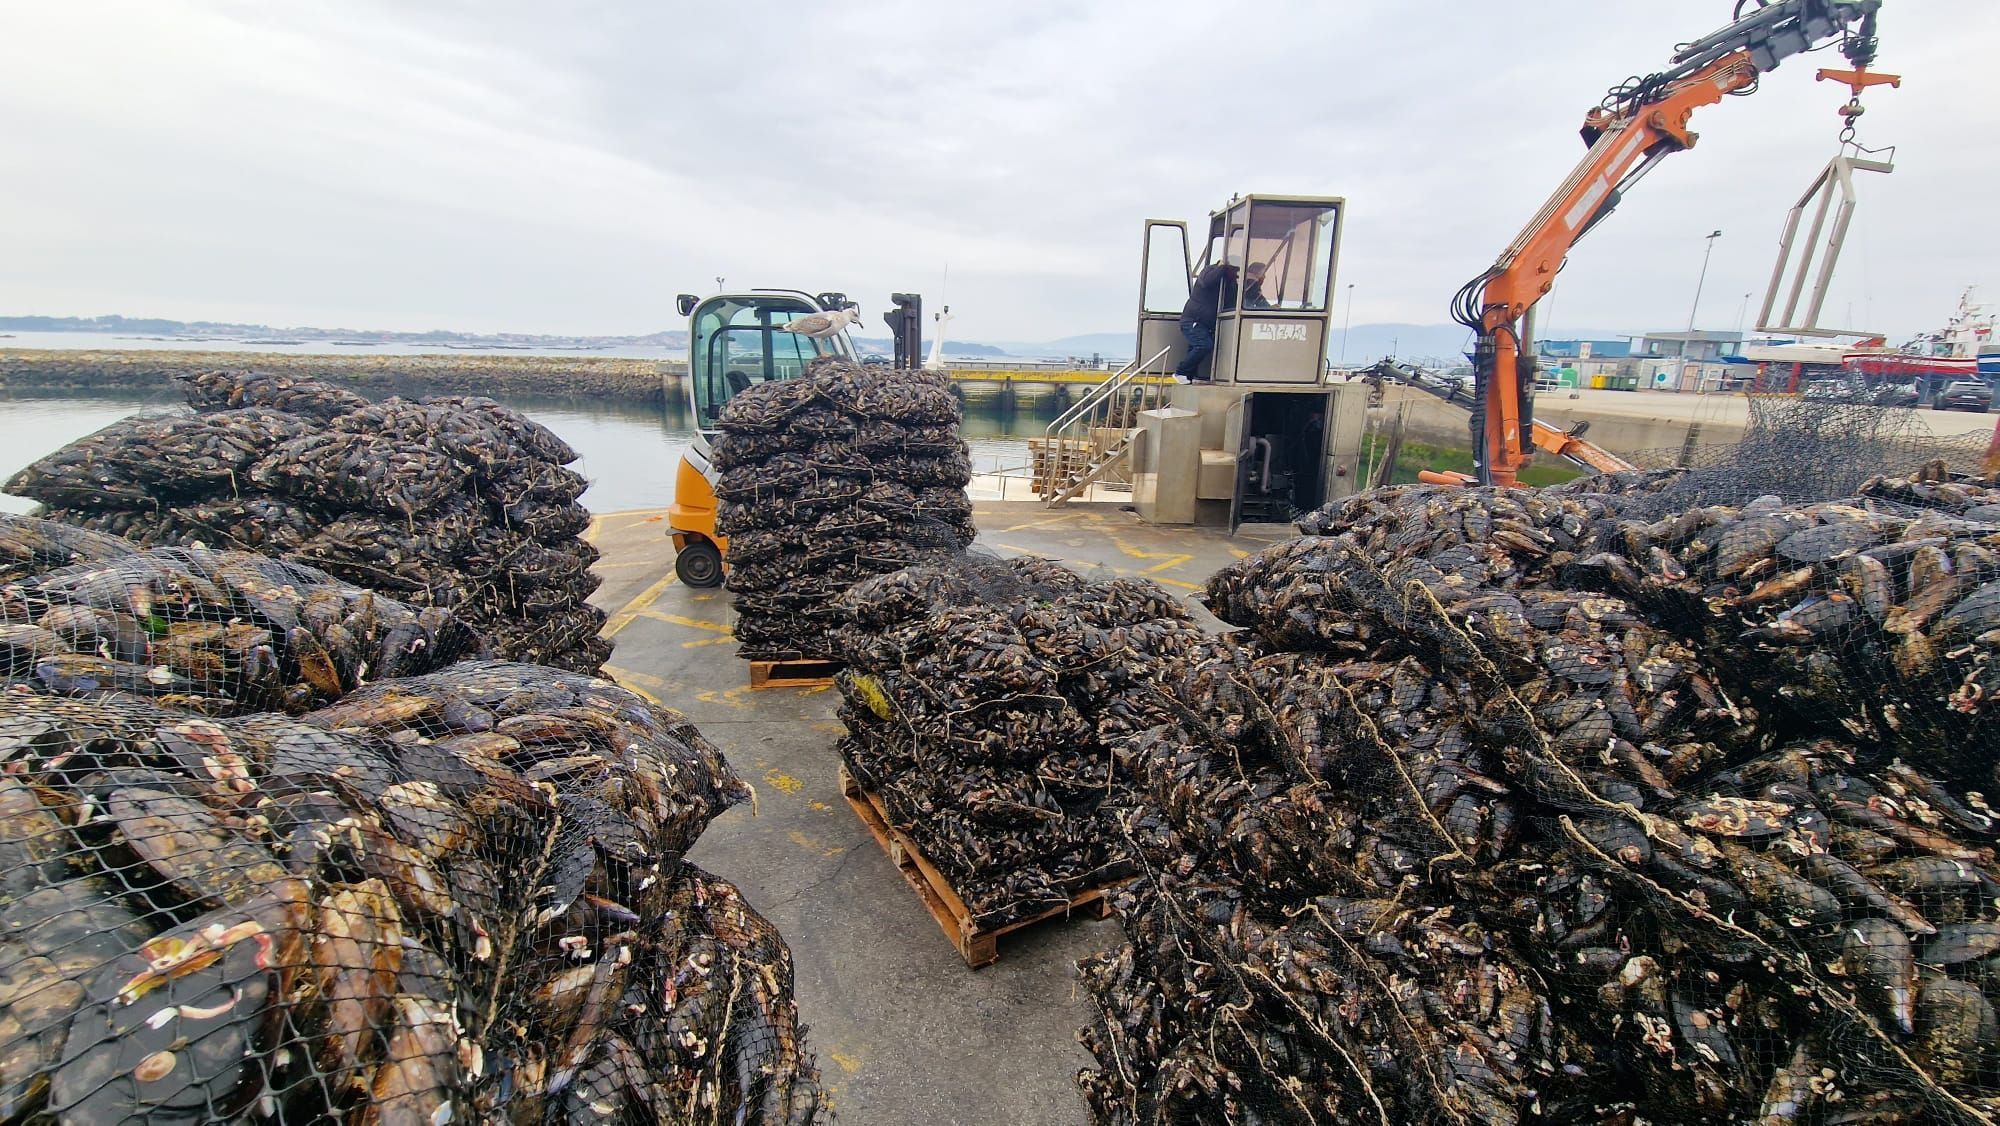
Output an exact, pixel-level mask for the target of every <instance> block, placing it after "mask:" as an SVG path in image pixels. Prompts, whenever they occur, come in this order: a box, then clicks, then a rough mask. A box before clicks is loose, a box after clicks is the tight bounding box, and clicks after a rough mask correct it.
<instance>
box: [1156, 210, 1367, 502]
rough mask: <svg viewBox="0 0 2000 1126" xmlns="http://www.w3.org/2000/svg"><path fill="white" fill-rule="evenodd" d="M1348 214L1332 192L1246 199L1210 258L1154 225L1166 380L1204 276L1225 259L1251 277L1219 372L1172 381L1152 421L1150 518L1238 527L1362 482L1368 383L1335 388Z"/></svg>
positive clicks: (1228, 306)
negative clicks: (1338, 290)
mask: <svg viewBox="0 0 2000 1126" xmlns="http://www.w3.org/2000/svg"><path fill="white" fill-rule="evenodd" d="M1345 212H1346V202H1345V201H1344V200H1342V199H1340V198H1337V197H1331V196H1269V195H1249V196H1242V197H1238V198H1236V199H1233V200H1231V201H1230V202H1229V203H1228V204H1227V205H1225V206H1224V207H1223V208H1221V209H1220V210H1218V211H1215V212H1214V213H1212V214H1211V215H1210V216H1209V222H1208V231H1207V240H1206V242H1205V244H1204V245H1203V247H1202V250H1201V256H1200V259H1199V261H1195V260H1193V257H1192V254H1191V247H1190V238H1189V231H1188V225H1187V224H1186V223H1184V222H1181V221H1178V220H1168V219H1149V220H1147V221H1146V228H1145V240H1144V249H1143V252H1142V259H1141V265H1140V302H1139V330H1138V339H1137V341H1136V348H1137V351H1136V352H1135V356H1136V358H1137V360H1138V361H1139V362H1141V363H1142V364H1143V365H1144V366H1143V368H1142V369H1141V370H1142V371H1143V372H1145V373H1146V374H1149V375H1154V376H1166V375H1168V374H1170V373H1171V372H1172V371H1173V370H1174V367H1175V365H1177V364H1178V363H1179V362H1180V360H1181V358H1182V357H1183V356H1184V355H1186V338H1185V337H1184V336H1183V335H1182V333H1181V329H1180V315H1181V309H1182V307H1183V306H1184V305H1185V304H1186V302H1187V298H1188V292H1189V289H1190V288H1191V286H1192V284H1193V281H1194V279H1196V278H1198V277H1200V275H1201V273H1202V271H1204V270H1206V269H1207V268H1208V267H1210V266H1211V265H1215V264H1218V263H1230V264H1234V265H1236V266H1237V267H1238V269H1239V273H1238V275H1237V280H1236V284H1234V285H1232V286H1227V287H1225V288H1224V290H1223V298H1224V299H1223V301H1222V303H1221V305H1220V307H1219V308H1218V310H1217V314H1216V325H1215V352H1214V355H1213V356H1212V357H1211V358H1210V360H1209V361H1208V363H1207V365H1206V371H1204V372H1203V373H1201V374H1204V375H1206V376H1207V377H1208V381H1207V382H1206V383H1195V384H1192V385H1189V386H1176V387H1173V388H1171V389H1170V390H1169V394H1168V399H1169V403H1170V407H1169V408H1168V409H1167V410H1164V411H1149V412H1145V413H1146V415H1150V416H1154V417H1151V418H1147V417H1145V416H1142V419H1141V421H1142V425H1143V426H1144V427H1145V428H1146V429H1147V433H1146V434H1145V435H1144V436H1143V437H1142V438H1141V440H1140V441H1139V442H1138V443H1137V444H1136V446H1135V451H1134V464H1133V475H1134V498H1135V507H1136V508H1137V510H1138V512H1139V515H1140V516H1141V518H1142V519H1146V520H1149V521H1152V522H1155V523H1193V524H1200V525H1208V526H1217V527H1227V528H1228V529H1229V530H1230V531H1231V532H1232V533H1233V532H1234V531H1235V530H1236V529H1237V527H1238V526H1239V525H1241V524H1242V523H1244V522H1267V521H1268V522H1283V521H1288V520H1290V519H1292V518H1293V517H1294V516H1295V515H1297V514H1299V513H1302V512H1309V511H1311V510H1313V509H1315V508H1318V507H1319V506H1320V505H1322V504H1325V503H1326V502H1328V501H1330V500H1336V499H1339V498H1341V497H1345V496H1348V495H1350V494H1352V493H1353V492H1354V491H1355V489H1356V487H1357V484H1358V482H1357V480H1356V477H1357V473H1358V469H1359V463H1360V446H1361V437H1362V427H1363V422H1364V419H1365V410H1366V402H1365V392H1362V393H1361V394H1355V393H1354V392H1357V391H1362V389H1361V388H1360V387H1359V385H1353V386H1349V385H1345V384H1329V382H1328V375H1329V372H1328V369H1327V364H1326V350H1327V342H1328V340H1329V339H1330V338H1331V333H1330V331H1329V330H1330V326H1331V325H1332V321H1333V293H1334V274H1335V269H1336V267H1337V265H1338V263H1339V258H1340V229H1341V221H1342V219H1343V218H1344V216H1345ZM1258 273H1261V277H1260V278H1256V279H1255V280H1252V276H1253V275H1256V274H1258ZM1156 356H1157V357H1158V358H1157V359H1155V357H1156ZM1176 433H1178V434H1179V436H1178V437H1176V436H1175V435H1176ZM1190 451H1193V452H1190Z"/></svg>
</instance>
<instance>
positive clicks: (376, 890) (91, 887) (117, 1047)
mask: <svg viewBox="0 0 2000 1126" xmlns="http://www.w3.org/2000/svg"><path fill="white" fill-rule="evenodd" d="M747 796H748V789H747V787H745V786H744V785H743V784H742V783H741V782H740V781H739V780H738V779H737V778H736V777H735V776H734V775H733V774H732V773H731V771H730V769H729V767H728V765H727V764H726V763H725V762H724V761H723V758H722V756H721V754H720V752H718V751H717V750H716V748H715V747H713V746H712V745H710V744H709V743H708V742H707V741H706V740H704V739H703V738H702V737H701V735H700V734H699V733H698V732H697V731H696V730H695V729H694V728H693V727H692V726H691V725H689V724H688V723H687V722H686V721H685V720H684V719H683V718H682V717H681V716H680V715H679V714H678V713H675V712H672V711H670V710H668V709H665V708H660V707H654V706H650V705H648V704H647V703H645V702H644V701H642V700H640V699H639V698H638V697H636V696H634V695H632V694H631V693H629V692H626V691H624V690H622V689H620V688H618V687H617V686H615V685H613V684H611V683H609V682H606V681H602V680H597V679H594V678H591V677H589V676H586V675H583V674H579V673H574V672H567V671H563V670H558V669H551V668H546V667H541V666H533V665H524V664H513V663H506V662H468V663H462V664H458V665H454V666H452V667H450V668H447V669H444V670H442V671H439V672H434V673H431V674H428V675H425V676H417V677H411V678H407V679H401V680H382V681H377V682H375V683H372V684H370V685H367V686H365V687H361V688H359V689H357V690H355V691H352V692H349V693H347V694H346V695H344V696H343V697H342V698H341V699H339V700H338V701H336V702H333V703H331V704H329V705H327V706H325V707H322V708H318V709H315V710H313V711H310V712H307V713H305V714H304V715H302V716H285V715H282V714H276V713H268V712H265V713H250V714H244V715H235V716H221V717H208V716H202V715H198V714H195V713H192V712H187V711H182V710H178V709H175V708H171V707H167V706H163V704H162V703H161V702H160V701H159V700H157V699H152V700H149V699H145V698H142V697H140V696H137V695H133V694H129V693H123V692H116V691H105V692H99V693H96V694H94V695H89V696H57V695H47V694H37V693H34V692H30V691H27V690H25V689H24V688H21V687H18V686H17V687H15V688H13V689H11V690H8V691H4V692H0V904H4V907H5V918H6V923H7V925H6V928H5V933H4V934H0V1120H4V1121H7V1122H20V1121H52V1122H125V1121H129V1122H197V1121H198V1122H233V1121H243V1122H299V1123H303V1122H332V1121H353V1122H376V1123H442V1122H471V1121H487V1122H586V1121H587V1122H598V1121H632V1122H639V1121H643V1122H675V1123H701V1124H709V1123H718V1124H719V1123H767V1124H778V1123H785V1124H791V1123H809V1122H812V1121H814V1120H816V1119H817V1118H818V1117H819V1116H820V1114H821V1112H822V1111H823V1110H824V1102H825V1100H824V1097H823V1095H822V1094H821V1091H820V1088H819V1086H818V1081H817V1077H816V1074H815V1072H814V1070H813V1065H812V1062H811V1059H810V1057H809V1056H807V1055H806V1054H805V1053H804V1052H803V1050H802V1048H801V1045H800V1036H801V1031H800V1029H799V1027H798V1023H797V1012H796V1008H795V1005H794V1002H793V999H792V995H791V988H792V986H791V980H792V979H791V961H790V953H789V951H788V949H787V948H786V946H785V944H784V942H783V940H782V939H781V938H780V937H779V935H778V934H777V932H776V931H775V930H774V929H773V928H772V927H771V925H770V924H769V923H768V922H766V921H765V920H764V919H762V918H760V917H759V916H758V915H757V914H756V913H754V912H753V911H751V910H750V908H749V907H748V906H746V905H745V903H744V901H743V899H742V897H741V896H740V895H739V894H738V893H737V891H736V889H735V888H733V887H731V886H730V885H729V884H728V883H726V882H724V881H722V880H720V879H717V878H716V877H714V876H711V875H709V874H708V873H706V872H703V871H701V870H700V869H698V868H695V867H694V866H692V865H690V864H688V863H687V862H686V861H684V860H683V859H682V856H683V854H684V853H685V851H686V850H687V849H688V847H689V846H690V845H691V844H692V843H693V842H694V840H695V838H696V837H697V836H698V835H699V834H700V832H701V831H702V829H703V827H704V826H705V825H706V824H707V823H708V821H709V820H710V819H711V818H712V817H714V816H715V815H716V814H717V813H719V812H721V811H722V810H723V809H725V808H727V807H729V806H730V805H732V804H734V803H736V802H739V801H741V800H743V799H744V798H745V797H747Z"/></svg>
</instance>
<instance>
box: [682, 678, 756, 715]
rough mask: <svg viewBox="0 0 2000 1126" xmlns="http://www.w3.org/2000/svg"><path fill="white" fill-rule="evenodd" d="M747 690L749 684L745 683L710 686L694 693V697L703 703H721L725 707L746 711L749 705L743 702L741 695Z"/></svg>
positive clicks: (747, 691)
mask: <svg viewBox="0 0 2000 1126" xmlns="http://www.w3.org/2000/svg"><path fill="white" fill-rule="evenodd" d="M749 691H750V686H749V685H747V684H745V685H742V686H741V687H738V688H710V689H708V690H707V691H704V692H697V693H695V694H694V698H695V699H696V700H699V701H700V702H702V703H704V704H721V705H722V706H723V707H725V708H735V709H736V710H738V711H748V710H749V708H750V705H748V704H746V703H744V702H743V697H744V696H745V695H746V694H748V693H749Z"/></svg>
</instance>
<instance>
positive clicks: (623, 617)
mask: <svg viewBox="0 0 2000 1126" xmlns="http://www.w3.org/2000/svg"><path fill="white" fill-rule="evenodd" d="M678 581H679V580H678V579H675V578H674V573H673V572H672V571H668V572H667V573H666V574H664V575H661V576H660V579H659V581H658V582H656V583H654V584H653V585H652V586H649V587H647V588H646V589H645V590H642V591H640V592H639V596H638V597H637V598H634V599H633V600H632V601H630V602H627V603H626V604H625V605H624V606H623V607H622V608H620V609H619V611H618V612H617V613H616V614H613V615H611V620H610V621H608V622H606V623H604V629H603V631H602V632H601V633H600V634H599V636H600V637H603V638H606V639H610V638H613V637H617V636H618V635H619V633H620V632H622V631H623V630H624V629H625V627H626V626H629V625H631V624H632V622H633V621H634V620H635V619H637V618H638V616H639V615H640V614H642V613H644V612H645V610H646V608H647V607H648V606H651V605H652V604H653V603H655V602H657V601H659V599H660V596H661V595H662V594H665V593H666V592H667V588H668V587H670V586H672V585H674V583H676V582H678Z"/></svg>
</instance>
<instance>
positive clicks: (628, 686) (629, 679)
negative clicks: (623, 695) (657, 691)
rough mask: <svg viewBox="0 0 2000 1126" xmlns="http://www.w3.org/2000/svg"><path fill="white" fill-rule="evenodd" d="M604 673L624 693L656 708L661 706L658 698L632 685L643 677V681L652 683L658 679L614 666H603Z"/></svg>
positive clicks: (636, 685)
mask: <svg viewBox="0 0 2000 1126" xmlns="http://www.w3.org/2000/svg"><path fill="white" fill-rule="evenodd" d="M604 672H605V674H606V675H607V676H609V677H610V678H611V679H612V680H615V681H617V682H618V684H619V685H620V686H621V687H623V688H624V689H625V691H627V692H630V693H632V694H633V695H634V696H637V697H639V698H640V699H642V700H644V701H646V702H647V703H649V704H653V705H656V706H663V705H660V698H659V697H658V696H655V695H653V694H652V693H651V692H648V691H646V690H645V689H644V688H641V687H639V685H638V684H636V683H634V682H635V681H637V680H639V679H640V678H641V677H644V678H645V679H647V680H652V681H658V680H659V677H656V676H655V677H648V676H645V674H644V673H636V672H633V671H632V670H631V669H621V668H619V667H618V666H616V665H606V666H604Z"/></svg>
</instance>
